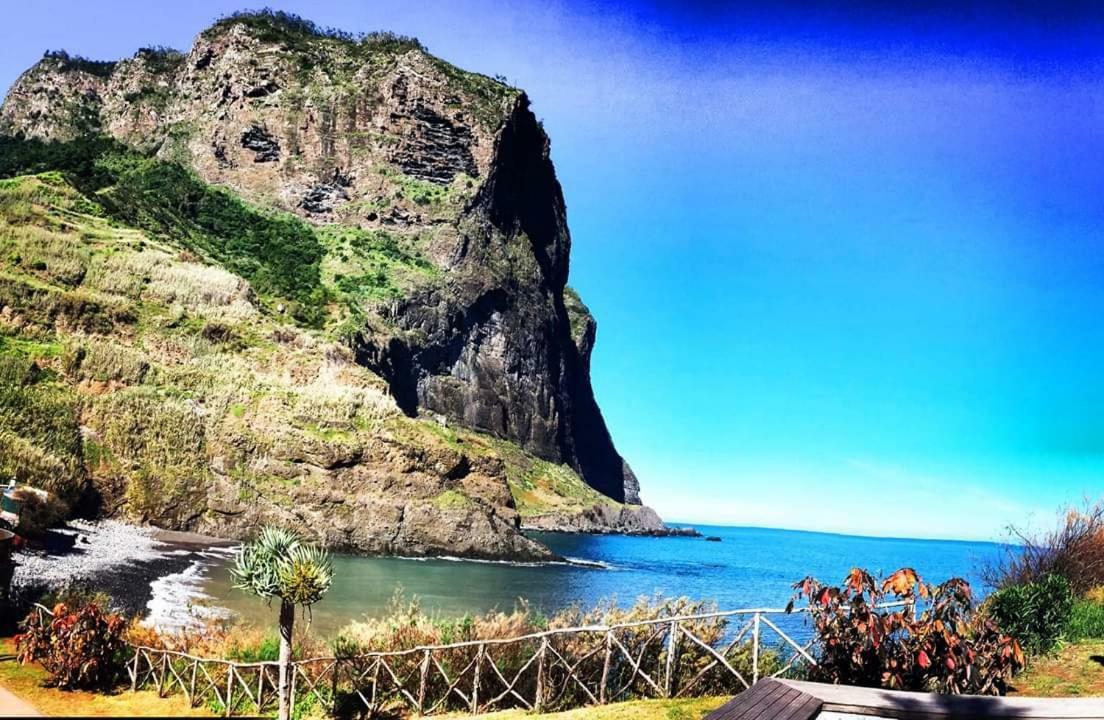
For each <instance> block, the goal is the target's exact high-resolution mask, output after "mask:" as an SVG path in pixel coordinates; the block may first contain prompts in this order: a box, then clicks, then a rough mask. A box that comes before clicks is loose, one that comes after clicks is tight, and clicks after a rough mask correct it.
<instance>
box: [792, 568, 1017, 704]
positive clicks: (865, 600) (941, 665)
mask: <svg viewBox="0 0 1104 720" xmlns="http://www.w3.org/2000/svg"><path fill="white" fill-rule="evenodd" d="M794 589H795V590H796V593H795V595H794V600H791V601H790V605H789V607H788V609H789V610H792V609H793V604H794V601H795V600H797V599H799V598H805V599H807V601H808V609H809V615H810V618H811V620H812V623H813V628H814V630H815V632H816V637H817V641H818V642H817V652H818V655H819V656H818V658H817V665H815V666H813V667H812V668H810V671H809V673H810V679H811V680H817V681H821V682H830V683H836V684H842V685H862V686H867V687H885V688H892V689H896V690H922V691H926V692H940V693H950V694H959V693H962V694H974V695H998V694H1003V693H1004V691H1005V690H1006V689H1007V687H1008V682H1009V681H1010V680H1011V678H1012V675H1013V672H1014V671H1015V670H1017V669H1018V668H1020V667H1022V666H1023V663H1024V658H1023V652H1022V651H1021V649H1020V645H1019V643H1018V642H1017V641H1016V640H1015V639H1013V638H1011V637H1009V636H1008V635H1005V634H1004V633H1002V632H1001V631H1000V629H999V628H998V627H997V625H996V624H995V623H994V622H993V621H992V620H991V619H990V618H988V617H986V616H985V615H983V614H978V613H975V612H974V608H973V598H972V595H971V591H970V585H969V583H967V582H966V581H965V580H962V579H960V578H952V579H951V580H948V581H946V582H944V583H943V584H941V585H938V586H931V585H927V584H925V583H924V582H923V581H921V579H920V577H919V576H918V575H917V574H916V572H915V571H913V570H912V569H910V568H903V569H901V570H898V571H897V572H895V573H893V574H892V575H890V576H889V577H888V578H886V579H885V580H884V581H883V582H881V583H879V582H877V581H876V580H875V579H874V577H873V576H872V575H870V574H869V573H868V572H866V571H865V570H862V569H859V568H855V569H853V570H852V571H851V572H850V574H848V576H847V577H846V578H844V581H843V583H842V585H840V586H838V587H837V586H828V585H823V584H821V583H820V582H819V581H818V580H816V579H815V578H812V577H808V578H805V579H804V580H802V581H801V582H799V583H797V584H796V585H795V586H794ZM890 601H904V602H905V603H906V604H905V605H904V606H894V607H879V606H880V605H884V604H885V603H886V602H890ZM918 606H921V607H922V610H921V611H920V613H919V615H918V614H917V607H918Z"/></svg>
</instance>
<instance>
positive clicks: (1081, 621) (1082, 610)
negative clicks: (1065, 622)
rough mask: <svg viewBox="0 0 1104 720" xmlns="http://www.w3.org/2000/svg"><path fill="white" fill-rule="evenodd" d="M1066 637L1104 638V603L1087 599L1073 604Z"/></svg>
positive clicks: (1082, 638)
mask: <svg viewBox="0 0 1104 720" xmlns="http://www.w3.org/2000/svg"><path fill="white" fill-rule="evenodd" d="M1066 637H1067V638H1068V639H1070V640H1101V639H1104V605H1102V604H1100V603H1098V602H1094V601H1092V600H1088V599H1081V600H1078V601H1076V602H1075V603H1074V604H1073V610H1072V611H1071V612H1070V619H1069V627H1068V629H1067V630H1066Z"/></svg>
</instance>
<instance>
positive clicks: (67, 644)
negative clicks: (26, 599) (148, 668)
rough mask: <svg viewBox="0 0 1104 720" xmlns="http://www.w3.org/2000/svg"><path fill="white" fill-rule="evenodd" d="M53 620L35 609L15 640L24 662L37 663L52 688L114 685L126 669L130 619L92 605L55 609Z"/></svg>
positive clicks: (58, 606)
mask: <svg viewBox="0 0 1104 720" xmlns="http://www.w3.org/2000/svg"><path fill="white" fill-rule="evenodd" d="M53 613H54V615H53V617H50V616H48V615H46V614H45V613H39V612H37V611H31V613H30V614H29V615H28V616H27V617H26V619H24V620H23V623H22V626H23V632H22V633H20V634H19V635H16V636H15V646H16V649H17V651H18V659H19V662H20V663H28V662H38V663H40V664H41V665H42V667H43V669H45V670H46V672H48V673H49V674H50V684H52V685H54V686H56V687H59V688H62V689H65V690H72V689H76V688H95V689H103V688H107V687H110V686H111V684H112V683H113V682H114V681H115V680H116V678H118V676H119V673H120V671H121V669H122V657H121V656H122V651H123V648H124V647H125V645H126V643H125V641H124V640H123V632H124V631H125V630H126V621H125V620H124V619H123V618H122V617H121V616H119V615H115V614H112V613H105V612H104V611H103V610H101V609H100V606H99V605H97V604H96V603H94V602H90V603H88V604H86V605H84V606H83V607H81V608H79V609H77V610H72V609H70V608H69V606H68V605H66V604H65V603H58V604H57V605H55V606H54V609H53Z"/></svg>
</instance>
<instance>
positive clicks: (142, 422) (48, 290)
mask: <svg viewBox="0 0 1104 720" xmlns="http://www.w3.org/2000/svg"><path fill="white" fill-rule="evenodd" d="M6 142H7V143H8V147H9V148H16V151H15V152H12V153H10V154H5V155H4V162H6V163H8V164H7V165H6V167H5V170H6V171H7V172H12V168H13V166H15V163H16V161H17V160H19V161H20V165H18V169H20V170H21V169H25V168H26V169H39V168H40V166H42V165H49V164H52V163H55V162H56V164H58V165H60V166H61V167H62V172H46V173H41V174H39V175H33V176H19V177H14V178H9V179H5V180H0V304H2V305H3V310H2V311H0V327H2V332H0V375H2V376H3V379H4V382H3V383H2V387H0V389H2V392H0V444H2V446H3V448H4V450H5V452H4V453H3V454H2V459H0V463H3V464H2V466H0V472H3V473H4V474H6V475H9V476H14V477H16V478H17V479H19V480H20V481H21V482H27V483H30V484H33V485H37V486H40V487H44V488H47V489H49V490H51V491H52V492H54V493H55V496H56V497H57V498H58V499H60V501H61V502H60V503H59V504H58V506H56V507H55V508H54V513H53V514H52V516H46V517H43V518H41V520H42V521H50V520H52V519H56V518H57V517H59V516H61V515H64V514H66V513H68V512H71V511H73V510H74V509H76V508H78V507H79V506H81V505H82V504H83V507H84V508H85V509H87V510H90V511H94V512H100V513H103V514H108V515H113V516H121V517H126V518H131V519H134V520H143V521H149V522H155V523H157V524H160V525H163V526H166V527H170V528H189V529H204V530H207V531H209V532H213V533H216V534H224V535H230V536H240V535H243V534H246V533H247V532H248V531H249V529H250V528H251V527H253V526H254V525H256V524H258V523H260V522H263V521H265V520H268V519H272V520H281V521H285V522H295V523H296V524H302V523H303V521H304V519H306V518H310V517H312V516H313V513H316V512H318V513H325V514H326V521H325V522H321V521H320V522H318V523H317V525H313V524H312V523H309V522H308V523H307V527H308V531H310V530H311V529H312V528H313V527H317V528H325V529H326V531H327V532H326V533H319V534H320V535H321V536H322V539H324V540H325V541H326V542H327V543H329V544H331V545H333V546H336V547H344V548H348V549H354V550H360V551H365V552H383V553H386V552H398V551H401V552H403V553H404V554H416V553H431V552H449V553H459V554H472V555H478V556H489V557H494V556H503V555H508V556H528V557H541V553H542V551H541V550H540V549H539V547H538V546H536V545H535V544H533V543H530V542H529V541H526V540H524V538H522V537H521V536H520V535H519V534H518V533H517V529H516V527H517V522H518V520H517V518H518V509H521V510H523V511H525V512H531V508H532V507H534V504H533V503H535V502H536V498H535V497H531V496H530V495H527V494H524V493H523V492H522V491H521V488H523V487H524V488H530V489H532V488H540V487H544V488H547V491H548V492H549V493H551V495H550V497H552V498H553V500H554V499H555V498H556V497H560V498H564V499H568V498H573V497H578V496H581V495H590V496H593V497H595V499H600V498H601V496H600V495H598V494H597V493H596V492H594V491H593V490H591V489H590V488H589V487H588V486H586V485H585V483H583V482H582V481H581V480H580V479H579V478H578V476H576V475H575V474H574V473H573V472H572V471H571V470H570V469H569V468H565V467H562V466H558V465H555V464H551V463H547V462H546V461H542V460H539V459H538V458H534V457H532V456H531V455H529V454H527V453H525V452H524V451H523V450H521V449H520V448H518V447H517V446H516V445H513V444H512V443H509V442H507V441H504V440H499V439H493V438H489V437H486V436H483V435H480V434H478V433H476V432H472V431H470V430H466V429H464V428H461V427H444V426H442V425H440V424H438V423H437V422H436V421H433V420H432V419H426V420H420V419H412V418H406V417H404V416H403V415H402V414H401V413H400V412H399V411H398V409H397V408H396V407H395V404H394V401H393V400H392V399H391V398H390V397H388V394H387V389H386V386H385V383H384V382H383V381H382V380H381V379H380V378H378V377H377V376H375V375H374V374H373V373H371V372H370V371H368V370H366V369H365V368H362V367H359V366H357V365H356V364H355V363H354V362H353V361H352V359H351V357H350V354H349V351H348V350H347V349H346V348H343V347H342V346H341V345H340V344H338V343H335V342H333V341H332V340H330V339H328V337H329V336H330V335H333V334H334V333H336V332H337V331H338V330H339V327H340V326H339V323H340V322H341V319H340V318H341V314H340V313H341V312H343V311H344V312H347V311H348V308H349V307H351V306H352V304H353V303H352V301H351V300H349V299H348V298H349V296H350V294H351V293H352V292H354V290H355V292H363V293H378V292H380V290H379V286H373V287H370V288H365V287H363V286H361V287H357V288H355V289H350V288H342V287H340V286H339V283H340V278H338V279H337V280H335V279H334V278H335V277H337V276H338V273H335V272H334V271H333V268H334V267H337V266H338V265H337V264H338V263H341V264H342V265H343V266H344V267H350V266H351V265H352V264H353V263H354V262H359V263H363V265H362V267H364V268H369V267H374V268H375V269H374V272H376V273H381V274H383V275H384V276H385V278H384V279H383V280H381V285H382V284H383V283H387V287H389V288H391V289H390V290H387V291H386V292H387V293H395V292H399V291H398V290H396V289H395V286H396V285H398V284H401V283H402V282H403V280H402V279H401V278H400V274H401V273H416V274H424V273H432V272H433V270H432V268H431V267H428V266H427V263H426V262H425V261H424V260H422V259H420V258H418V257H417V256H413V255H409V254H406V253H405V251H403V250H402V249H401V247H399V246H397V244H396V243H394V242H393V241H392V240H390V239H388V238H387V237H385V236H381V235H380V234H372V233H368V232H365V231H359V230H356V229H341V228H329V227H322V228H318V227H315V226H310V225H307V224H305V223H302V221H301V220H298V219H297V218H294V217H291V216H287V218H286V222H288V223H296V224H298V225H300V226H301V227H302V228H304V229H305V230H306V231H307V232H309V233H310V237H315V238H318V239H319V247H321V248H323V249H324V250H325V252H326V253H327V254H326V255H325V256H324V257H323V259H322V260H321V262H320V266H321V268H322V269H321V271H320V272H319V275H318V277H319V280H318V282H319V287H321V288H322V289H323V292H324V293H326V294H327V295H328V296H331V297H334V298H346V299H345V300H344V302H345V309H344V310H343V309H342V308H340V307H330V308H328V309H327V311H328V313H329V314H328V315H326V316H325V317H326V318H327V320H326V322H327V323H328V325H327V327H329V328H330V330H319V331H315V330H312V329H310V328H303V327H301V326H297V325H298V324H297V323H296V322H295V321H294V319H293V318H291V317H288V316H287V315H286V314H281V313H279V311H278V310H277V309H276V308H275V307H274V306H275V305H276V304H277V303H279V302H281V301H283V302H289V303H290V302H291V301H290V300H289V299H287V298H283V297H282V296H280V295H272V296H269V297H268V298H260V297H258V295H257V294H256V293H254V291H253V289H252V285H251V284H250V283H249V282H247V281H246V280H245V279H243V278H242V277H240V276H238V275H235V274H234V273H232V272H230V271H228V270H226V269H224V267H223V266H222V265H221V264H220V263H219V262H218V261H217V258H215V257H211V254H208V253H206V252H205V248H204V247H203V246H202V245H200V244H199V243H198V242H197V241H196V239H195V235H184V234H182V233H181V232H179V231H177V230H176V228H177V227H181V226H185V227H192V228H194V227H198V225H197V224H196V223H195V221H194V220H193V219H192V217H190V216H189V215H188V214H186V213H184V212H180V213H176V214H172V213H169V212H168V211H166V212H164V213H161V212H158V211H157V204H156V198H157V195H156V194H152V193H151V194H147V195H146V197H145V200H144V202H145V203H146V208H147V209H148V210H149V211H150V215H152V216H154V217H157V218H160V219H162V220H164V219H165V218H170V219H171V222H169V221H166V222H164V223H163V224H159V225H156V226H155V225H153V224H152V221H151V225H150V227H160V228H164V230H163V232H160V233H156V232H153V231H150V230H145V229H141V228H139V227H135V226H134V225H131V224H130V223H131V222H132V221H131V220H129V219H128V218H130V217H134V216H133V215H117V214H116V213H115V211H114V210H113V209H112V206H111V205H110V203H109V202H107V201H105V200H104V198H105V195H110V193H105V190H110V189H112V188H114V187H115V185H113V184H107V183H106V182H105V181H104V180H102V179H101V180H100V181H99V182H95V183H93V182H92V181H91V180H90V179H89V178H93V177H96V176H97V173H98V168H99V164H98V162H99V159H100V158H102V157H103V156H104V152H103V147H107V148H111V149H112V151H116V152H120V153H121V156H122V157H124V158H131V159H132V160H133V159H134V158H135V157H136V156H135V155H134V153H131V152H129V151H125V150H123V151H119V150H118V148H117V147H116V146H115V145H114V144H112V143H106V144H103V145H102V146H99V144H98V143H88V144H83V143H78V144H76V145H73V144H70V145H66V146H63V147H68V148H70V149H71V150H72V152H69V153H65V154H64V155H65V157H66V158H67V159H66V160H64V161H63V160H60V159H59V160H57V161H55V160H53V159H51V158H52V157H53V156H52V153H56V152H57V150H58V148H55V147H52V146H50V145H48V144H40V143H30V144H28V145H27V146H21V145H19V144H18V143H15V142H14V141H6ZM98 146H99V147H98ZM83 147H93V148H96V149H97V151H96V152H89V153H88V154H87V155H86V156H84V157H82V154H81V148H83ZM59 157H60V156H59ZM135 162H140V163H151V164H152V163H153V162H154V161H150V160H148V159H144V158H139V159H138V160H137V161H135ZM100 177H108V176H106V175H104V176H100ZM74 183H76V184H77V185H79V186H80V187H81V188H83V190H78V188H77V187H75V186H74ZM85 183H89V184H85ZM193 183H198V181H197V180H195V179H194V178H191V179H189V180H188V184H189V185H191V184H193ZM209 192H211V193H217V194H223V193H224V191H221V190H214V189H210V190H209ZM231 200H232V202H233V203H234V205H233V206H231V207H235V208H237V209H236V210H233V212H234V213H243V214H247V217H256V218H264V217H266V215H265V214H264V213H263V212H262V211H260V210H258V209H255V208H251V207H249V206H248V205H246V204H244V203H242V202H241V201H239V200H236V199H232V198H231ZM134 222H137V221H134ZM335 248H341V249H342V251H344V252H347V253H349V252H353V251H355V252H359V253H360V255H357V256H355V257H353V256H351V255H350V257H349V259H348V260H342V259H340V255H339V252H340V251H338V250H335ZM346 248H347V249H346ZM223 250H225V249H223ZM247 252H248V248H247V249H246V251H243V252H242V253H241V254H239V255H238V256H237V257H238V262H240V263H242V264H245V263H246V261H247V260H249V259H250V256H249V255H248V254H247ZM255 264H259V261H257V262H256V263H255ZM274 267H279V264H274ZM351 274H352V273H351ZM393 278H395V279H393ZM339 302H341V301H340V300H335V301H334V305H337V304H338V303H339ZM513 488H518V492H516V494H514V495H511V492H510V491H511V489H513ZM557 493H558V495H557ZM353 497H356V498H357V500H356V501H355V502H352V501H351V499H352V498H353ZM443 498H448V499H449V501H448V502H446V501H445V500H444V499H443ZM607 501H608V500H607ZM608 502H612V501H608ZM319 519H321V516H319ZM450 527H456V528H468V530H465V531H461V530H457V531H456V532H458V533H461V535H466V537H465V538H463V539H461V536H460V535H457V536H456V537H453V535H452V534H450V531H449V530H448V528H450Z"/></svg>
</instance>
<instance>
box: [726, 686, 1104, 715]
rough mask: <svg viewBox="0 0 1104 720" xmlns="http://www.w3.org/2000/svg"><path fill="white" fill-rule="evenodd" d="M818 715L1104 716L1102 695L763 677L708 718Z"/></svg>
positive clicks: (1103, 698)
mask: <svg viewBox="0 0 1104 720" xmlns="http://www.w3.org/2000/svg"><path fill="white" fill-rule="evenodd" d="M820 716H823V717H824V718H846V717H854V716H865V717H880V718H899V719H900V720H929V719H930V720H951V719H953V720H974V719H980V718H1031V719H1032V720H1104V697H1101V698H1024V697H1014V698H1006V697H982V696H976V695H936V694H932V693H916V692H900V691H896V690H880V689H877V688H859V687H849V686H844V685H824V684H821V683H810V682H800V681H797V680H764V681H762V682H760V683H758V684H756V685H755V686H754V687H753V688H752V689H751V690H748V691H747V692H744V693H742V694H740V695H737V696H736V697H735V698H733V699H732V700H731V701H729V702H728V703H727V704H725V705H723V706H721V707H720V708H718V709H717V710H715V711H713V712H712V713H711V714H709V715H708V716H706V720H812V718H816V717H820Z"/></svg>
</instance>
